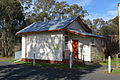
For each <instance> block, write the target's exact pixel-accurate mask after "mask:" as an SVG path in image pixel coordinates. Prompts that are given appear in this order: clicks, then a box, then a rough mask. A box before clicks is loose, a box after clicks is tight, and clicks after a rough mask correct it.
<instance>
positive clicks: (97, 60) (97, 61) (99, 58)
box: [93, 53, 105, 63]
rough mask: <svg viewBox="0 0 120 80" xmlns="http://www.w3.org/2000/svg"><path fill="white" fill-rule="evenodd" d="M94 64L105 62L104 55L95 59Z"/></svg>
mask: <svg viewBox="0 0 120 80" xmlns="http://www.w3.org/2000/svg"><path fill="white" fill-rule="evenodd" d="M93 62H94V63H100V62H105V55H104V54H103V53H99V54H98V55H96V56H95V57H94V59H93Z"/></svg>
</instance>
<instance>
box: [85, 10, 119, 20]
mask: <svg viewBox="0 0 120 80" xmlns="http://www.w3.org/2000/svg"><path fill="white" fill-rule="evenodd" d="M116 16H117V10H109V11H107V12H106V13H104V14H100V13H91V14H89V16H87V17H86V18H85V19H90V20H93V19H96V18H102V19H104V20H105V21H108V20H110V19H113V18H114V17H116Z"/></svg>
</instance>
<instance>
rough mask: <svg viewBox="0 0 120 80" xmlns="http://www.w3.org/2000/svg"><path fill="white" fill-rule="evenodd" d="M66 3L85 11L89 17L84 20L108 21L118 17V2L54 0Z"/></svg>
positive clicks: (110, 0) (119, 1)
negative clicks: (97, 19)
mask: <svg viewBox="0 0 120 80" xmlns="http://www.w3.org/2000/svg"><path fill="white" fill-rule="evenodd" d="M56 1H59V2H60V1H66V2H67V3H68V4H70V5H72V4H78V5H80V6H83V9H84V10H87V12H88V14H89V16H87V17H86V19H90V20H92V19H96V18H102V19H104V20H106V21H107V20H109V19H112V18H114V17H116V16H117V15H118V11H117V10H118V3H120V0H56Z"/></svg>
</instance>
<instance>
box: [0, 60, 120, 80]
mask: <svg viewBox="0 0 120 80" xmlns="http://www.w3.org/2000/svg"><path fill="white" fill-rule="evenodd" d="M105 68H106V66H94V67H91V68H88V69H82V70H78V69H55V68H46V67H35V66H26V65H21V64H10V63H7V62H0V80H120V75H114V74H105V73H104V72H103V71H102V70H103V69H105Z"/></svg>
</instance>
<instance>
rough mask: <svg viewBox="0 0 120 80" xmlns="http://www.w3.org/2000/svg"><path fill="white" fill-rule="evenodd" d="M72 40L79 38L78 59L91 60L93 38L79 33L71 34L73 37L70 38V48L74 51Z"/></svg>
mask: <svg viewBox="0 0 120 80" xmlns="http://www.w3.org/2000/svg"><path fill="white" fill-rule="evenodd" d="M72 40H78V59H80V60H83V59H84V61H91V53H90V52H91V46H90V45H89V44H90V41H91V38H87V37H81V36H77V35H71V39H70V40H69V44H68V45H69V46H68V47H69V49H70V51H71V52H72Z"/></svg>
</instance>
